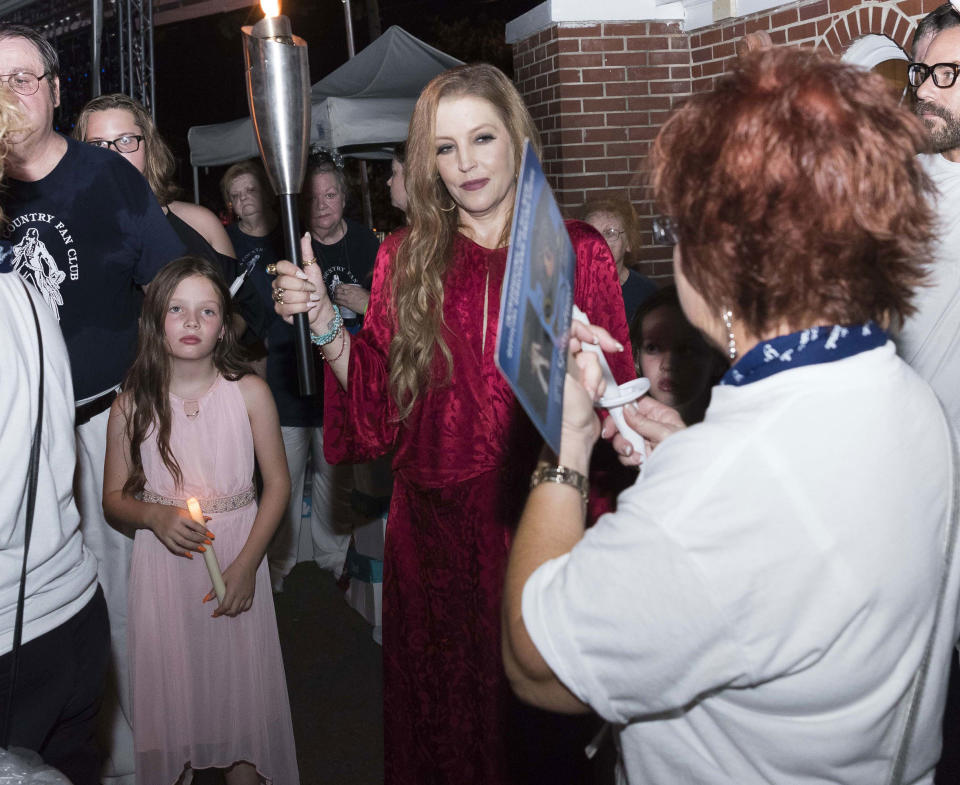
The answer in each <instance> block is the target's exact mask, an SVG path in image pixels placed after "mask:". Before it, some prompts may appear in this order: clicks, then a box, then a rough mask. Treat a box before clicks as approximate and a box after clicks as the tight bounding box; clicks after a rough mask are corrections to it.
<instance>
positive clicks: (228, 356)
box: [103, 257, 299, 785]
mask: <svg viewBox="0 0 960 785" xmlns="http://www.w3.org/2000/svg"><path fill="white" fill-rule="evenodd" d="M230 315H231V313H230V296H229V293H228V291H227V289H226V286H225V285H224V283H223V280H222V279H221V277H220V275H219V273H218V272H217V271H216V269H215V268H214V267H213V266H212V265H211V264H210V263H209V262H207V261H204V260H202V259H199V258H196V257H184V258H182V259H178V260H176V261H174V262H171V263H170V264H169V265H167V267H165V268H164V269H163V270H162V271H161V272H160V273H159V274H158V275H157V277H156V278H155V279H154V281H153V283H151V284H150V288H149V290H148V292H147V296H146V300H145V302H144V306H143V315H142V317H141V324H140V344H139V348H138V352H137V359H136V361H135V362H134V364H133V367H132V368H131V369H130V373H129V375H128V377H127V380H126V382H125V384H124V392H123V394H122V395H120V396H119V397H118V398H117V400H116V402H115V403H114V405H113V409H112V410H111V414H110V425H109V429H108V441H107V458H106V472H105V475H104V488H103V491H104V495H103V507H104V510H105V512H106V514H107V517H108V519H109V520H110V522H111V523H112V524H113V525H114V526H118V527H120V528H122V529H124V530H126V531H129V532H131V533H132V534H133V533H135V539H134V546H133V561H132V563H131V570H130V594H129V597H130V598H129V630H130V632H129V649H128V656H129V659H130V674H131V681H132V689H133V733H134V747H135V751H136V767H137V783H138V785H173V784H174V783H184V784H187V783H189V782H190V781H191V780H192V775H193V771H194V770H196V769H203V768H209V767H218V768H222V769H224V774H225V777H226V781H227V783H228V785H254V784H255V783H262V782H266V783H272V784H273V785H298V783H299V774H298V771H297V762H296V754H295V749H294V742H293V726H292V723H291V720H290V705H289V702H288V699H287V687H286V681H285V678H284V672H283V661H282V659H281V656H280V641H279V638H278V636H277V622H276V617H275V615H274V609H273V600H272V596H271V592H270V578H269V574H268V571H267V567H266V564H265V563H264V560H263V555H264V552H265V551H266V548H267V544H268V543H269V541H270V537H271V536H272V535H273V532H274V530H275V529H276V527H277V523H278V522H279V520H280V517H281V515H283V512H284V509H285V508H286V504H287V497H288V496H289V493H290V481H289V477H288V476H287V469H286V465H287V464H286V461H285V459H284V454H283V442H282V441H281V437H280V426H279V423H278V420H277V411H276V407H275V406H274V403H273V399H272V397H271V396H270V391H269V389H268V388H267V386H266V384H265V383H264V382H263V381H262V380H261V379H259V378H258V377H257V376H255V375H253V374H250V373H247V369H246V368H245V367H244V366H243V364H242V363H240V362H239V361H238V359H237V345H236V341H235V339H234V335H233V331H232V329H231V327H230V325H231V321H230ZM254 456H256V458H257V461H258V462H259V465H260V473H261V476H262V478H263V491H262V493H261V495H260V500H259V506H258V504H257V500H256V496H255V492H254V487H253V463H254ZM191 496H193V497H195V498H197V499H198V500H199V502H200V506H201V508H202V509H203V512H204V517H205V519H206V524H207V525H206V526H204V525H202V524H198V523H195V522H194V521H193V520H192V519H191V518H190V516H189V513H188V512H187V510H186V509H185V507H186V505H185V500H186V499H187V498H189V497H191ZM214 541H215V545H216V555H217V558H218V560H219V562H220V565H221V567H222V569H223V580H224V583H225V584H226V592H225V595H224V598H223V601H222V602H220V603H219V604H217V606H216V608H214V607H213V606H211V605H210V604H207V603H210V602H214V603H216V595H215V593H214V592H213V591H212V590H211V581H210V576H209V574H208V572H207V569H206V566H205V564H204V560H203V558H194V557H195V555H197V554H201V553H202V552H204V551H205V550H206V548H210V547H212V546H213V543H214Z"/></svg>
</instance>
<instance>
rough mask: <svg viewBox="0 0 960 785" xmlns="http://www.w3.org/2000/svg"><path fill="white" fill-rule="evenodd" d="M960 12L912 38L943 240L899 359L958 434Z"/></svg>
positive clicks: (949, 11)
mask: <svg viewBox="0 0 960 785" xmlns="http://www.w3.org/2000/svg"><path fill="white" fill-rule="evenodd" d="M957 63H960V13H958V12H957V11H956V9H954V7H953V6H952V5H951V4H950V3H944V4H943V5H941V6H940V7H939V8H937V9H936V10H934V11H933V12H931V13H930V14H928V15H927V16H925V17H924V18H923V19H922V20H920V23H919V24H918V25H917V30H916V32H915V34H914V44H913V62H911V64H910V66H909V81H910V85H911V87H912V88H913V90H914V93H915V96H916V101H915V103H914V111H915V112H916V114H917V115H918V116H919V117H920V119H921V120H922V121H923V124H924V125H925V126H926V128H927V132H928V143H929V147H928V151H927V152H926V153H925V154H924V155H922V156H921V160H922V161H923V166H924V169H925V170H926V171H927V174H929V175H930V177H931V178H932V179H933V181H934V182H935V183H936V186H937V189H938V191H939V199H938V200H937V203H936V209H937V212H938V213H939V216H940V226H939V243H938V246H937V248H936V249H935V252H934V257H933V259H931V264H930V267H929V280H928V284H929V285H928V286H926V287H922V288H920V289H919V290H918V291H917V294H916V297H915V300H914V302H915V304H916V306H917V313H916V314H915V315H914V316H912V317H911V318H910V319H908V320H907V321H906V323H905V324H904V325H903V327H902V329H901V330H900V334H899V336H898V338H897V343H898V346H899V349H900V354H901V356H902V357H903V358H904V359H905V360H906V361H907V362H908V363H909V364H910V365H911V366H913V368H914V369H915V370H916V371H917V372H918V373H919V374H920V375H921V376H922V377H923V378H924V379H926V380H927V381H928V382H929V383H930V385H931V386H932V387H933V389H934V391H935V392H936V393H937V395H938V397H939V398H940V400H941V402H942V403H943V405H944V406H945V407H946V409H947V413H948V414H949V416H950V420H951V422H952V423H953V425H954V427H955V428H957V429H960V85H958V83H957V74H958V73H960V65H957Z"/></svg>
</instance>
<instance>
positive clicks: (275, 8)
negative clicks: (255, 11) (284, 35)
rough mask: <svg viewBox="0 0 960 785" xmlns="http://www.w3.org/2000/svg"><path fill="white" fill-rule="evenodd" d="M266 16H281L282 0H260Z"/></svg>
mask: <svg viewBox="0 0 960 785" xmlns="http://www.w3.org/2000/svg"><path fill="white" fill-rule="evenodd" d="M260 9H261V10H262V11H263V15H264V16H280V0H260Z"/></svg>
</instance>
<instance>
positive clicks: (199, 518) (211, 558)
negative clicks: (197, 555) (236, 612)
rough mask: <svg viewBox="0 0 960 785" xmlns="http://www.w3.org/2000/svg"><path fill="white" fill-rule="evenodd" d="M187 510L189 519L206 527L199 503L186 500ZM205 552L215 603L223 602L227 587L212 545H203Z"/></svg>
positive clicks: (191, 498)
mask: <svg viewBox="0 0 960 785" xmlns="http://www.w3.org/2000/svg"><path fill="white" fill-rule="evenodd" d="M187 509H188V510H189V511H190V517H191V518H193V520H195V521H196V522H197V523H199V524H200V525H201V526H204V527H206V523H204V521H203V510H201V509H200V502H198V501H197V500H196V499H194V498H193V497H192V496H191V497H190V498H189V499H187ZM203 547H204V548H206V550H205V551H204V552H203V561H204V562H205V563H206V565H207V572H209V573H210V580H211V582H212V583H213V590H214V591H215V592H216V593H217V601H218V602H223V595H224V594H226V592H227V586H226V584H225V583H224V582H223V575H222V573H221V572H220V562H218V561H217V554H216V553H214V550H213V546H212V545H204V546H203Z"/></svg>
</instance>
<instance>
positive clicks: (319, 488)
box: [267, 425, 355, 591]
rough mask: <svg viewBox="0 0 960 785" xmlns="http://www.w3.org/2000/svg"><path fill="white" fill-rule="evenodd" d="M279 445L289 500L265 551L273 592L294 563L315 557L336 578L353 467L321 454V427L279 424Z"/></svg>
mask: <svg viewBox="0 0 960 785" xmlns="http://www.w3.org/2000/svg"><path fill="white" fill-rule="evenodd" d="M280 430H281V432H282V434H283V446H284V449H286V451H287V468H288V469H289V470H290V504H289V505H288V506H287V512H286V515H285V516H284V519H283V520H282V521H281V522H280V526H279V527H278V529H277V533H276V534H275V535H274V537H273V540H272V541H271V543H270V547H269V549H268V550H267V557H268V560H269V563H270V580H271V582H272V583H273V588H274V591H279V590H281V589H282V588H283V579H284V578H285V577H286V576H287V575H289V574H290V570H292V569H293V566H294V565H295V564H297V563H298V562H301V561H309V560H311V559H313V560H314V561H316V563H317V564H318V565H319V566H320V567H321V568H322V569H325V570H330V571H331V572H332V573H333V574H334V575H335V576H337V577H339V575H340V573H341V572H342V571H343V565H344V562H345V561H346V558H347V548H348V546H349V545H350V533H351V531H352V529H353V524H354V517H355V516H354V514H353V513H352V511H351V509H350V491H351V489H352V487H353V467H352V466H351V465H349V464H345V465H341V466H333V465H331V464H329V463H327V462H326V460H325V459H324V457H323V429H322V428H301V427H294V426H286V425H285V426H283V427H282V428H281V429H280ZM311 451H312V453H313V477H312V478H311V489H310V496H311V508H312V509H311V514H310V526H309V528H307V527H304V526H303V485H304V482H305V480H306V469H307V456H308V455H309V454H310V453H311Z"/></svg>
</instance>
